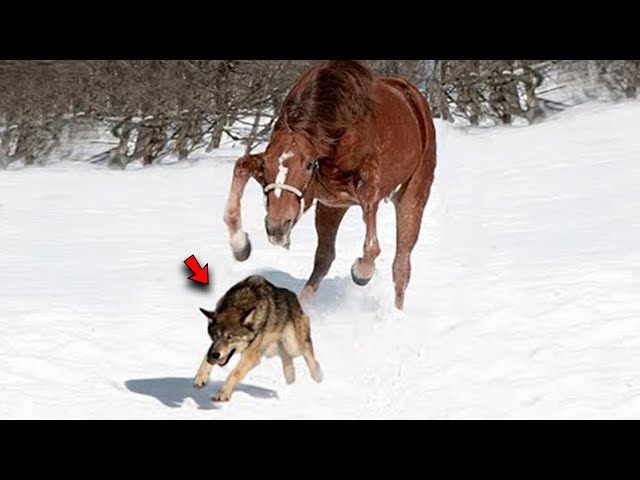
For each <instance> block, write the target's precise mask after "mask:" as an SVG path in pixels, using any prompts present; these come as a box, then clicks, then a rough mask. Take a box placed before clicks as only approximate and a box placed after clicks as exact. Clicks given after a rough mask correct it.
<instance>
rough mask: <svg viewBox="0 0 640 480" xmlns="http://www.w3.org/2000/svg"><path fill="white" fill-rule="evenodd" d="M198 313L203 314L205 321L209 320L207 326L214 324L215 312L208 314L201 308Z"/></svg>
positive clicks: (208, 312)
mask: <svg viewBox="0 0 640 480" xmlns="http://www.w3.org/2000/svg"><path fill="white" fill-rule="evenodd" d="M200 311H201V312H202V313H203V314H204V316H205V317H207V319H208V320H209V324H211V325H213V324H214V323H216V313H215V312H210V311H209V310H205V309H204V308H201V309H200Z"/></svg>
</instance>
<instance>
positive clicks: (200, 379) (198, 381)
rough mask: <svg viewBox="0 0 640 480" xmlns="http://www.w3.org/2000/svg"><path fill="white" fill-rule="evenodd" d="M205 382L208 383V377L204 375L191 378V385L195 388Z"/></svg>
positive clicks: (202, 385)
mask: <svg viewBox="0 0 640 480" xmlns="http://www.w3.org/2000/svg"><path fill="white" fill-rule="evenodd" d="M207 383H209V379H207V378H205V377H201V376H199V375H198V376H197V377H196V378H195V379H194V380H193V386H194V387H195V388H202V387H204V386H205V385H206V384H207Z"/></svg>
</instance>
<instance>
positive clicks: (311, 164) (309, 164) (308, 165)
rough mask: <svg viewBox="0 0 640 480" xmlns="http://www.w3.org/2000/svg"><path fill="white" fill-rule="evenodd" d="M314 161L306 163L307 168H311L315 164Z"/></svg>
mask: <svg viewBox="0 0 640 480" xmlns="http://www.w3.org/2000/svg"><path fill="white" fill-rule="evenodd" d="M315 164H316V162H309V163H308V164H307V170H313V167H314V166H315Z"/></svg>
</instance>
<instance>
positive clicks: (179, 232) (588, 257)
mask: <svg viewBox="0 0 640 480" xmlns="http://www.w3.org/2000/svg"><path fill="white" fill-rule="evenodd" d="M639 122H640V104H638V103H624V104H618V105H602V104H589V105H584V106H581V107H576V108H574V109H572V110H570V111H568V112H566V113H564V114H563V115H561V116H556V117H552V118H551V119H550V120H549V121H547V122H545V123H542V124H539V125H534V126H530V127H523V128H506V127H501V128H492V129H481V128H476V129H460V128H454V127H452V126H450V125H448V124H442V123H438V124H437V129H438V135H439V166H438V170H437V177H436V182H435V184H434V189H433V192H432V196H431V199H430V201H429V204H428V206H427V210H426V213H425V216H424V221H423V229H422V234H421V239H420V242H419V244H418V246H417V247H416V249H415V252H414V255H413V277H412V280H411V283H410V286H409V290H408V292H407V300H406V309H405V312H404V313H399V312H397V311H395V310H394V308H393V288H392V283H391V263H392V261H393V253H394V250H395V245H394V239H395V232H394V228H395V219H394V214H393V208H392V206H391V205H390V204H385V203H383V204H381V208H380V213H379V242H380V245H381V248H382V255H381V256H380V257H379V260H378V262H377V271H376V275H375V277H374V279H373V280H372V282H371V283H370V284H369V285H368V286H367V287H364V288H362V287H357V286H355V285H354V284H353V283H352V281H351V278H350V274H349V270H350V267H351V264H352V263H353V261H354V260H355V258H356V257H358V256H360V254H361V248H362V243H363V240H364V226H363V224H362V221H361V215H360V212H359V211H358V210H356V209H352V210H351V211H350V212H349V213H348V215H347V218H346V219H345V221H344V223H343V226H342V228H341V230H340V233H339V236H338V249H337V250H338V258H337V259H336V261H335V263H334V266H333V268H332V270H331V272H330V273H329V275H328V277H327V278H326V279H325V281H324V283H323V284H322V286H321V288H320V291H319V292H318V294H317V296H316V297H315V298H314V300H313V302H312V304H311V306H310V309H309V313H310V316H311V317H312V338H313V341H314V344H315V348H316V354H317V357H318V360H319V362H320V364H321V366H322V368H323V370H324V382H323V383H321V384H316V383H315V382H313V380H312V379H311V378H310V375H309V373H308V371H307V369H306V365H305V364H304V361H303V360H302V359H301V358H298V359H296V360H295V364H296V370H297V372H296V373H297V381H296V383H294V384H293V385H290V386H288V385H286V384H285V382H284V378H283V375H282V372H281V365H280V363H279V360H277V359H269V360H267V359H265V360H263V361H262V363H261V364H260V365H259V366H258V367H257V368H256V369H255V370H253V371H251V372H250V373H249V374H248V376H247V377H246V378H245V380H244V381H243V383H242V385H241V386H240V387H239V388H238V389H237V390H236V392H235V393H234V395H233V397H232V399H231V402H230V403H226V404H222V405H214V404H213V403H212V402H211V401H210V397H211V396H212V395H213V393H214V392H215V391H216V389H217V387H219V386H220V384H221V382H222V381H223V380H224V379H225V378H226V375H227V374H228V373H229V372H230V370H231V368H232V366H233V365H234V364H235V363H236V361H237V358H236V359H233V360H232V361H231V363H230V365H229V366H227V367H226V368H225V369H220V368H217V367H214V369H213V371H212V381H211V384H210V385H209V386H208V387H207V388H206V389H204V390H202V391H199V390H194V389H193V388H192V386H191V385H192V381H193V377H194V376H195V373H196V370H197V368H198V366H199V364H200V361H201V360H202V357H203V355H204V353H205V351H206V349H207V347H208V338H207V335H206V319H205V318H204V316H202V314H201V313H200V312H199V311H198V307H205V308H212V307H213V306H214V305H215V302H216V300H217V299H218V298H219V296H220V295H222V294H223V293H224V292H225V291H226V289H228V288H229V287H230V286H231V285H233V284H234V283H235V282H237V281H239V280H241V279H243V278H245V277H246V276H247V275H249V274H252V273H262V274H264V275H266V276H267V277H268V278H269V279H271V280H272V281H273V282H274V283H276V284H279V285H281V286H286V287H289V288H292V289H294V290H296V291H298V290H300V289H301V288H302V286H303V284H304V281H305V280H306V278H307V276H308V274H309V273H310V271H311V268H312V262H313V253H314V249H315V232H314V228H313V215H312V214H311V213H309V214H307V215H305V216H304V217H303V218H302V220H301V222H300V224H299V225H298V226H297V227H296V228H295V229H294V231H293V234H292V244H291V249H290V250H289V251H286V250H284V249H282V248H279V247H275V246H272V245H270V244H269V243H268V241H267V238H266V234H265V232H264V226H263V217H264V210H263V208H262V199H261V192H260V189H259V187H258V186H257V184H255V183H254V182H252V183H250V184H249V186H248V187H247V191H246V194H245V199H244V202H243V207H244V209H243V220H244V226H245V228H246V230H247V232H248V233H249V235H250V238H251V241H252V243H253V253H252V256H251V258H250V259H249V260H248V261H247V262H246V263H237V262H235V260H233V258H232V254H231V251H230V248H229V243H228V238H227V233H226V228H225V227H224V224H223V222H222V216H223V209H224V205H225V200H226V194H227V191H228V187H229V184H230V178H231V171H232V165H233V161H234V159H235V157H236V155H239V154H240V153H241V150H221V151H219V152H217V153H213V154H210V155H205V154H202V157H201V159H200V161H192V162H180V163H177V164H174V165H161V166H154V167H151V168H145V169H139V170H131V171H113V170H109V169H104V168H98V167H96V166H94V165H88V164H80V163H78V162H59V163H57V164H55V165H51V166H47V167H44V168H43V167H35V168H33V167H31V168H24V169H21V170H18V171H4V172H0V225H1V227H0V228H1V234H0V251H1V252H2V255H1V256H0V329H1V331H2V335H1V336H0V389H1V391H2V395H1V396H0V417H1V418H167V419H169V418H171V419H173V418H200V419H236V418H445V419H447V418H456V419H464V418H640V299H639V293H640V249H638V245H640V161H638V159H639V158H640V135H638V133H637V131H638V128H637V125H638V123H639ZM192 254H194V255H195V256H196V257H197V259H198V261H199V262H200V264H202V265H204V264H205V263H208V264H209V272H210V276H211V278H210V281H211V286H210V288H206V287H198V286H197V285H195V284H193V282H190V281H188V280H187V278H188V276H189V275H190V274H189V273H188V272H187V271H186V270H185V266H184V264H183V261H184V259H186V258H187V257H189V256H190V255H192Z"/></svg>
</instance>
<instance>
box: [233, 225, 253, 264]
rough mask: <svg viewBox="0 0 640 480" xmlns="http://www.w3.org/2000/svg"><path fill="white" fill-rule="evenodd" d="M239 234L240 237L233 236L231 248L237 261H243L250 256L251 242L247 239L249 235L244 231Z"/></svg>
mask: <svg viewBox="0 0 640 480" xmlns="http://www.w3.org/2000/svg"><path fill="white" fill-rule="evenodd" d="M241 235H242V236H241V237H238V238H234V239H233V240H232V241H231V250H232V251H233V256H234V258H235V259H236V260H237V261H239V262H244V261H245V260H246V259H247V258H249V257H250V256H251V242H250V241H249V235H247V234H246V233H244V232H242V233H241Z"/></svg>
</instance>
